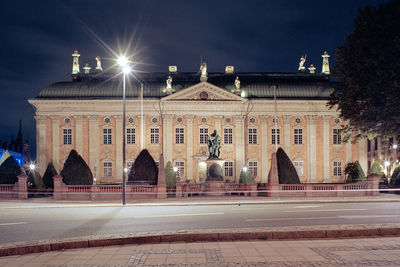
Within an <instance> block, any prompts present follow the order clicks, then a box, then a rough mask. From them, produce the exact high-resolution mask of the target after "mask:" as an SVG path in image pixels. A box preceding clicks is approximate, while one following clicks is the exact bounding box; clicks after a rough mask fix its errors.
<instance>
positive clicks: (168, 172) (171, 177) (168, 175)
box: [165, 161, 176, 187]
mask: <svg viewBox="0 0 400 267" xmlns="http://www.w3.org/2000/svg"><path fill="white" fill-rule="evenodd" d="M165 181H166V185H167V187H175V186H176V173H175V172H174V168H173V167H172V163H171V161H168V162H167V164H166V165H165Z"/></svg>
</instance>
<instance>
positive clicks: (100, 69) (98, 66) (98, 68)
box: [95, 56, 103, 71]
mask: <svg viewBox="0 0 400 267" xmlns="http://www.w3.org/2000/svg"><path fill="white" fill-rule="evenodd" d="M95 59H96V71H102V70H103V68H102V67H101V60H100V57H99V56H97V57H96V58H95Z"/></svg>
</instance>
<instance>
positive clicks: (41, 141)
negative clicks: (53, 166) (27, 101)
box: [35, 115, 47, 176]
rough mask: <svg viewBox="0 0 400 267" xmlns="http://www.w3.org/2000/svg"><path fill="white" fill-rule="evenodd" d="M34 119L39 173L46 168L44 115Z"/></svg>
mask: <svg viewBox="0 0 400 267" xmlns="http://www.w3.org/2000/svg"><path fill="white" fill-rule="evenodd" d="M35 120H36V160H37V166H38V169H39V172H40V175H42V176H43V174H44V172H45V171H46V168H47V159H46V116H42V115H39V116H35Z"/></svg>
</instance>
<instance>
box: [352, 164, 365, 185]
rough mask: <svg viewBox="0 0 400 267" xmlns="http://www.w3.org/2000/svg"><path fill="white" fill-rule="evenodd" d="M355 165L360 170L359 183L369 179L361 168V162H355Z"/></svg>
mask: <svg viewBox="0 0 400 267" xmlns="http://www.w3.org/2000/svg"><path fill="white" fill-rule="evenodd" d="M354 164H355V165H356V167H357V169H358V181H365V180H366V179H367V177H366V176H365V173H364V171H363V169H362V168H361V165H360V162H358V160H356V161H355V162H354Z"/></svg>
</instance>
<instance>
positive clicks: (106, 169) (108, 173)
mask: <svg viewBox="0 0 400 267" xmlns="http://www.w3.org/2000/svg"><path fill="white" fill-rule="evenodd" d="M103 175H104V177H112V162H111V161H104V162H103Z"/></svg>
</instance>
